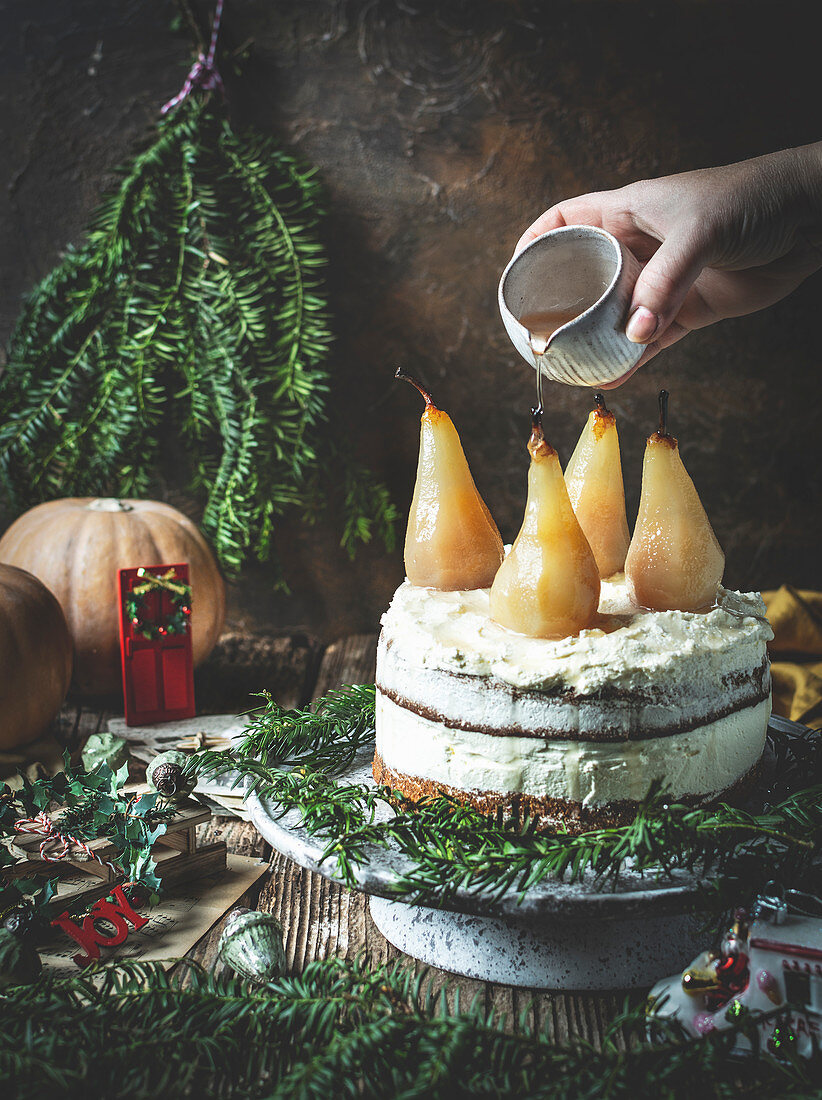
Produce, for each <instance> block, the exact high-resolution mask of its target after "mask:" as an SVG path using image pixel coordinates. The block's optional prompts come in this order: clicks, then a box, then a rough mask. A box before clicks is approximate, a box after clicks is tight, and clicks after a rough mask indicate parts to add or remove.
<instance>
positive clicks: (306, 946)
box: [58, 634, 625, 1043]
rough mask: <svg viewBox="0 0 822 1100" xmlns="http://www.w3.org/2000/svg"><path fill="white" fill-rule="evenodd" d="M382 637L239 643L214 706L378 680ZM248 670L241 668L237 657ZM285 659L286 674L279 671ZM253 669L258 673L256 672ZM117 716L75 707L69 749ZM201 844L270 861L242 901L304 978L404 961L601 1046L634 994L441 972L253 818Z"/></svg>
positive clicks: (213, 939)
mask: <svg viewBox="0 0 822 1100" xmlns="http://www.w3.org/2000/svg"><path fill="white" fill-rule="evenodd" d="M376 643H377V636H376V635H375V634H361V635H352V636H351V637H348V638H343V639H341V640H339V641H337V642H334V643H333V644H332V645H329V646H328V647H327V648H326V649H325V651H324V652H323V651H322V650H321V648H320V647H318V646H317V644H316V643H315V642H314V640H312V639H307V638H306V637H305V635H299V636H295V639H294V644H293V645H289V640H288V639H287V638H278V639H273V640H272V639H269V640H267V641H266V640H257V641H256V642H246V641H243V640H242V639H237V638H234V637H231V638H230V639H228V640H227V641H226V642H225V643H224V645H223V647H222V649H221V650H220V651H219V652H218V654H217V656H216V657H215V658H214V660H213V661H212V664H211V669H210V672H211V675H212V683H211V685H210V687H209V690H208V693H207V701H208V703H209V704H211V706H209V707H208V709H213V707H214V705H216V703H217V702H219V704H220V706H221V707H222V709H223V710H226V711H233V712H234V713H238V712H240V711H241V710H242V709H243V708H244V706H245V705H246V701H247V699H248V692H250V691H254V690H257V689H258V688H263V687H268V688H270V689H271V690H272V694H274V697H275V698H276V699H277V700H278V702H281V703H282V704H283V705H286V706H295V705H300V704H303V703H305V702H307V701H308V700H316V699H318V698H319V697H320V696H322V695H325V694H326V693H327V692H328V691H331V690H333V689H334V688H338V687H341V686H343V685H344V684H350V683H354V684H357V683H369V682H373V679H374V672H375V665H376ZM232 655H234V656H235V657H238V663H239V664H240V665H241V666H242V667H241V668H240V669H239V670H238V669H233V670H232V669H231V667H230V666H231V657H232ZM278 661H279V662H282V664H283V668H280V669H278V668H277V667H276V665H277V662H278ZM249 665H250V666H251V667H248V666H249ZM108 717H109V713H108V712H104V711H95V710H94V709H92V708H89V707H87V706H82V705H78V704H70V705H69V706H67V707H66V708H64V710H63V712H62V713H61V715H60V718H59V720H58V722H59V736H60V738H61V740H62V741H63V743H65V744H67V745H68V746H69V747H70V748H72V749H73V750H74V751H75V752H77V751H78V750H79V749H80V748H81V746H82V744H83V743H84V741H85V739H86V737H87V736H88V735H89V734H90V733H93V732H96V731H97V730H100V729H105V722H106V721H107V719H108ZM197 836H198V842H199V843H200V844H208V843H214V842H217V841H223V842H224V843H225V844H226V845H227V848H228V850H229V851H230V852H237V853H240V854H242V855H252V856H257V857H259V858H264V859H268V860H269V869H268V871H267V873H266V874H265V875H264V876H263V877H262V878H261V879H260V880H259V882H258V883H257V884H256V885H255V886H254V888H253V889H252V890H251V891H249V892H248V893H247V894H246V895H244V896H243V897H242V898H241V899H240V900H239V902H238V904H239V905H243V906H246V907H248V908H259V909H261V910H266V911H268V912H271V913H273V914H274V915H275V916H276V917H277V918H278V920H279V921H280V923H281V924H282V926H283V932H284V941H285V950H286V959H287V963H288V967H289V970H290V971H291V972H293V973H299V972H300V971H302V970H303V968H304V967H305V966H306V965H307V964H308V963H310V962H311V961H312V960H314V959H325V958H329V957H331V956H334V955H336V956H340V957H342V958H346V959H353V958H355V957H357V956H359V955H361V954H366V955H367V956H368V957H369V958H370V959H371V960H372V962H373V963H374V964H375V965H376V964H379V963H385V962H392V961H397V962H398V964H399V965H400V966H406V967H408V968H410V969H412V970H413V971H414V972H415V973H417V974H419V973H420V972H422V971H423V970H425V971H426V977H425V983H426V986H427V988H429V989H430V990H431V991H432V992H434V993H436V994H439V992H440V991H442V990H446V995H447V1000H448V1003H449V1005H450V1006H451V1007H452V1008H453V1007H454V1004H455V1001H456V998H457V997H458V998H459V1004H460V1005H468V1004H470V1003H471V1002H472V1001H474V1000H475V999H479V1000H480V1001H481V1002H482V1003H483V1004H484V1005H485V1007H486V1008H488V1009H493V1010H494V1012H495V1013H496V1014H498V1015H501V1016H504V1017H505V1018H506V1021H507V1026H508V1027H510V1028H512V1029H516V1028H518V1027H520V1026H522V1022H526V1023H529V1024H536V1025H538V1026H540V1027H542V1028H544V1029H545V1031H546V1032H547V1033H548V1034H549V1035H551V1036H552V1037H554V1038H555V1039H556V1040H558V1041H560V1042H562V1041H566V1040H567V1039H568V1038H569V1037H571V1036H579V1037H584V1038H586V1039H589V1040H591V1041H592V1042H594V1043H598V1042H599V1041H600V1040H601V1038H602V1035H603V1032H604V1030H605V1028H606V1027H607V1025H608V1023H609V1021H610V1020H611V1019H613V1017H614V1016H615V1015H616V1013H617V1012H618V1011H619V1010H620V1009H621V1007H622V1005H623V1002H624V997H625V994H624V993H619V992H617V993H542V992H538V991H533V990H528V989H521V988H516V987H511V986H505V985H500V984H496V983H493V982H481V981H474V980H472V979H469V978H463V977H459V976H457V975H454V974H451V973H448V972H447V971H444V970H438V969H436V968H425V967H423V966H422V964H420V963H419V962H417V961H416V960H414V959H412V958H410V957H408V956H404V955H402V953H401V952H399V951H397V949H396V948H394V947H393V946H392V945H391V944H390V943H389V942H388V941H387V940H386V939H385V937H384V936H383V935H382V933H381V932H380V931H379V929H378V928H377V927H376V925H375V924H374V922H373V920H372V919H371V916H370V913H369V910H368V899H367V897H366V896H365V895H363V894H362V893H359V892H357V891H351V890H346V889H345V888H343V887H342V886H339V885H337V884H336V883H332V882H329V881H328V880H327V879H325V878H323V877H322V876H320V875H317V874H314V873H312V872H310V871H306V870H304V869H303V868H302V867H299V866H297V865H296V864H295V863H292V862H291V860H289V859H287V858H286V857H285V856H283V855H281V854H280V853H279V852H276V851H272V850H271V849H270V847H269V846H268V845H267V844H266V842H265V841H264V840H263V839H262V837H261V836H260V835H259V833H258V832H257V830H256V829H255V828H254V826H253V825H252V824H251V823H250V822H242V821H239V820H237V819H236V818H230V817H214V818H212V819H211V820H210V821H209V822H207V823H206V824H205V825H201V826H199V828H198V832H197ZM224 922H225V917H224V918H223V920H221V921H220V922H219V923H218V924H217V925H216V926H215V927H214V928H212V929H211V930H210V931H209V933H208V934H207V935H205V936H204V937H203V938H202V939H201V940H200V941H199V943H198V944H197V945H196V946H195V947H194V948H192V950H191V951H190V952H189V957H190V958H191V959H193V960H195V961H197V962H198V963H200V964H201V965H203V966H205V967H207V968H209V969H212V968H215V967H216V968H217V969H219V968H220V966H221V964H220V963H219V960H218V959H217V944H218V941H219V937H220V934H221V931H222V927H223V924H224Z"/></svg>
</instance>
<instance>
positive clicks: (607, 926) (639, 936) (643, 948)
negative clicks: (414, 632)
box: [226, 717, 811, 991]
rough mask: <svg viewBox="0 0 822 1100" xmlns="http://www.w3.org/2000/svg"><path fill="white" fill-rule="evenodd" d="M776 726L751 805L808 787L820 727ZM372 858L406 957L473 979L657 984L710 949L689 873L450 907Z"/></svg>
mask: <svg viewBox="0 0 822 1100" xmlns="http://www.w3.org/2000/svg"><path fill="white" fill-rule="evenodd" d="M771 731H773V732H775V733H777V734H778V738H779V742H780V745H781V748H780V754H781V755H780V754H776V755H775V754H774V751H773V745H772V740H771V738H770V737H769V741H768V745H767V746H766V753H765V757H764V758H763V768H762V769H761V775H760V780H759V786H758V789H757V791H756V792H755V793H754V794H753V795H752V799H751V804H750V806H749V807H748V808H750V809H752V810H755V809H757V808H759V806H761V804H762V802H763V800H764V799H765V798H766V797H767V796H768V793H769V792H770V791H771V790H772V788H773V785H774V784H775V783H776V782H778V783H779V785H780V786H781V787H784V785H785V782H786V781H790V784H791V786H792V785H793V779H794V775H796V777H797V780H798V783H797V785H800V786H801V780H802V769H801V767H798V766H792V765H791V763H790V754H791V745H792V743H794V742H796V743H802V742H803V741H805V740H806V739H807V737H808V736H809V735H810V734H811V731H809V730H807V728H806V727H804V726H800V725H798V724H797V723H795V722H789V721H788V720H787V719H784V718H776V717H774V718H772V719H771ZM372 752H373V750H369V751H368V752H366V753H363V754H362V755H361V756H359V757H358V758H357V759H356V760H355V761H354V763H353V764H352V765H351V767H350V768H349V770H348V771H347V772H346V773H345V774H343V775H340V776H338V777H337V778H338V782H340V783H373V779H372V778H371V757H372ZM799 760H800V762H801V756H800V757H799ZM226 781H229V777H226ZM786 791H787V788H785V789H784V790H781V791H780V793H781V796H782V797H785V795H786ZM246 806H247V808H248V811H249V815H250V817H251V820H252V821H253V823H254V825H255V826H256V827H257V829H258V830H259V832H260V833H261V834H262V835H263V837H265V839H266V840H267V841H268V842H269V844H271V846H272V847H273V848H276V849H277V850H278V851H280V852H282V853H283V854H284V855H286V856H288V857H289V858H290V859H292V860H294V862H295V863H298V864H300V866H302V867H306V868H308V869H309V870H311V871H316V872H317V873H318V874H320V875H324V876H325V877H326V878H330V879H333V880H334V881H337V882H342V881H343V876H342V875H341V874H340V873H339V870H338V868H337V864H336V861H335V860H334V859H333V857H329V858H328V859H325V860H323V859H322V853H323V850H324V848H325V842H324V841H323V840H322V839H321V838H317V837H312V836H310V835H309V834H308V832H307V831H306V830H305V829H304V828H303V826H302V824H301V818H300V815H299V813H298V812H297V811H294V810H291V811H289V812H288V813H286V814H282V810H281V807H280V806H279V805H278V804H276V803H273V802H270V801H269V800H267V799H265V798H261V797H260V796H259V795H257V794H253V793H252V794H249V796H248V800H247V802H246ZM388 814H389V810H388V807H385V808H384V815H385V816H386V817H387V816H388ZM365 856H366V858H365V859H364V860H363V862H362V863H361V864H360V865H359V866H357V867H356V868H355V869H354V874H355V876H356V881H355V883H354V884H353V885H354V887H355V888H356V889H358V890H362V891H363V892H364V893H366V894H368V895H369V898H370V900H369V905H370V909H371V915H372V917H373V919H374V923H375V924H376V925H377V927H378V928H379V930H380V931H381V932H382V934H383V935H384V936H385V938H386V939H387V940H388V941H389V942H390V943H392V944H393V945H394V946H395V947H397V948H398V949H399V950H400V951H403V952H405V953H406V954H407V955H412V956H413V957H414V958H416V959H419V960H421V961H422V962H424V963H427V964H429V965H431V966H437V967H440V968H441V969H443V970H450V971H452V972H453V973H456V974H462V975H464V976H466V977H470V978H478V979H480V980H483V981H491V982H500V983H503V984H505V985H514V986H526V987H528V988H531V989H544V990H560V989H561V990H566V991H570V990H575V991H583V990H601V991H604V990H608V989H629V988H640V987H642V988H649V987H650V986H651V985H653V983H654V982H655V981H657V980H658V979H659V978H662V977H665V976H666V975H668V974H671V973H673V972H675V971H676V970H677V969H683V968H684V967H685V966H686V965H687V964H688V963H689V962H690V961H691V959H693V958H694V956H695V955H697V954H699V952H700V951H701V950H702V949H703V948H704V946H705V931H704V924H705V911H706V905H705V895H704V892H703V883H702V882H700V880H699V878H698V876H696V875H695V874H693V873H691V872H688V871H685V870H674V871H672V872H671V874H670V875H669V876H665V877H664V878H660V879H655V878H654V877H653V875H645V876H641V875H639V874H637V873H635V872H632V871H631V869H630V868H627V869H626V870H625V871H624V873H622V874H621V875H620V879H619V882H618V884H617V885H616V887H615V888H613V889H611V888H609V887H602V885H601V884H600V883H597V882H596V881H594V880H593V879H592V878H591V877H585V878H583V879H582V880H581V881H579V882H575V883H568V882H559V881H553V880H550V881H545V882H541V883H538V884H537V885H535V886H533V887H532V888H530V889H529V890H528V891H526V893H525V894H524V895H523V896H521V897H520V896H519V895H518V894H517V893H516V892H515V891H509V892H507V893H505V894H502V895H501V896H492V895H490V894H489V895H486V894H482V893H476V892H469V891H467V890H463V889H459V890H457V891H456V892H455V893H454V894H453V895H452V896H451V897H449V898H448V901H447V903H446V905H445V906H444V907H443V908H440V909H432V908H430V907H427V906H422V905H415V904H408V903H407V902H405V901H403V900H402V898H401V896H400V891H399V886H398V884H399V881H400V879H401V878H402V875H403V872H405V871H407V870H409V869H410V863H409V861H408V860H407V859H406V857H405V856H403V854H402V853H401V852H400V851H399V850H397V849H396V848H392V847H391V846H390V845H387V846H385V847H381V846H373V847H371V848H368V849H366V853H365ZM700 930H701V931H700Z"/></svg>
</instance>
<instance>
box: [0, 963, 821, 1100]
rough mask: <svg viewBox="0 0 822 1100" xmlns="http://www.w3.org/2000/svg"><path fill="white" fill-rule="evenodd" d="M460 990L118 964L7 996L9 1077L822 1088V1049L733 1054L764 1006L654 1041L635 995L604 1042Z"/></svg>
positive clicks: (357, 966)
mask: <svg viewBox="0 0 822 1100" xmlns="http://www.w3.org/2000/svg"><path fill="white" fill-rule="evenodd" d="M183 977H184V979H185V980H182V979H183ZM446 993H447V991H445V990H444V991H443V993H442V994H441V995H440V996H439V997H434V996H433V995H432V994H431V992H430V991H429V989H427V988H426V986H425V983H424V975H420V976H418V977H415V976H414V975H413V974H412V973H411V972H409V970H407V969H405V968H403V967H402V966H401V965H399V964H395V965H393V966H387V967H386V966H381V967H375V968H371V966H370V965H369V964H368V962H367V960H357V961H354V962H351V963H348V962H344V961H342V960H340V959H327V960H324V961H321V962H313V963H310V964H309V965H308V966H307V967H306V969H305V970H304V972H303V973H302V974H300V975H295V976H292V977H284V978H280V979H278V980H277V981H275V982H272V983H270V984H268V985H264V986H261V987H256V988H249V987H246V986H244V985H242V984H241V983H240V982H239V981H237V980H234V979H227V978H219V977H215V976H214V975H213V974H211V973H206V972H204V971H202V970H201V969H199V968H198V967H196V966H188V967H187V968H186V970H185V973H184V975H179V976H177V977H169V976H168V975H167V974H165V973H164V971H163V970H162V968H161V967H160V966H159V965H157V964H142V965H140V964H134V963H131V964H129V963H119V964H109V965H107V966H105V967H102V968H100V969H99V970H98V971H96V972H84V973H83V974H78V975H72V976H70V977H63V978H55V977H45V978H43V979H42V980H41V981H39V982H38V983H37V984H36V985H33V986H30V987H26V986H20V987H16V988H14V989H13V990H9V991H7V992H6V993H0V1079H3V1080H6V1081H12V1082H14V1089H15V1092H14V1094H15V1096H16V1097H18V1098H19V1100H29V1098H32V1100H33V1098H35V1097H36V1098H38V1100H39V1098H40V1097H42V1096H44V1095H46V1094H47V1093H48V1094H52V1093H59V1094H60V1095H61V1096H64V1097H66V1098H67V1100H68V1098H71V1097H81V1096H88V1095H91V1094H93V1095H103V1096H109V1095H112V1096H114V1095H118V1096H129V1097H148V1096H151V1097H155V1096H158V1095H162V1096H168V1097H177V1096H206V1095H208V1096H213V1097H218V1098H240V1097H243V1098H245V1097H249V1098H250V1097H263V1096H265V1097H289V1098H293V1097H301V1098H304V1100H314V1098H317V1100H320V1098H321V1100H327V1098H328V1097H331V1096H333V1097H345V1096H351V1097H358V1098H365V1100H368V1098H372V1097H373V1098H375V1100H376V1098H379V1100H385V1098H386V1097H408V1098H410V1097H427V1098H431V1100H436V1098H440V1097H441V1098H445V1100H452V1098H453V1097H455V1096H488V1097H505V1098H506V1100H510V1098H511V1097H522V1098H523V1100H531V1098H533V1100H536V1098H540V1097H545V1098H555V1100H579V1098H580V1097H583V1096H591V1097H594V1096H597V1097H627V1096H632V1097H646V1096H647V1097H651V1096H653V1097H654V1098H655V1100H674V1098H680V1097H685V1096H696V1095H698V1096H704V1097H708V1098H713V1097H716V1098H719V1097H730V1096H732V1095H733V1096H739V1095H743V1096H744V1095H748V1096H757V1097H758V1098H760V1100H766V1098H770V1097H811V1096H816V1095H818V1093H817V1092H816V1091H815V1089H816V1085H815V1084H814V1082H815V1081H818V1076H817V1075H818V1073H819V1072H820V1065H819V1059H818V1057H817V1058H816V1059H815V1060H811V1061H807V1062H806V1061H803V1060H802V1059H799V1058H798V1057H796V1056H795V1055H794V1056H792V1057H791V1056H789V1057H788V1059H787V1060H786V1061H784V1062H778V1061H776V1060H775V1059H774V1058H773V1057H771V1056H770V1055H769V1054H768V1053H767V1052H765V1051H764V1050H762V1049H760V1048H759V1045H758V1044H756V1053H755V1054H754V1055H753V1056H752V1057H751V1058H750V1059H748V1060H746V1061H745V1062H737V1061H735V1060H733V1059H730V1058H729V1057H728V1054H729V1052H730V1050H731V1048H732V1046H733V1044H734V1042H735V1040H736V1038H737V1036H738V1034H739V1033H743V1034H745V1035H746V1036H749V1037H751V1038H752V1039H754V1041H755V1039H756V1032H755V1026H756V1023H757V1019H756V1018H754V1017H748V1018H744V1019H742V1020H741V1021H739V1022H738V1023H737V1024H736V1025H735V1026H734V1027H733V1028H731V1029H730V1030H729V1031H727V1032H721V1031H715V1032H714V1033H712V1034H711V1035H709V1036H707V1037H706V1038H704V1039H702V1040H700V1041H698V1042H689V1041H686V1040H684V1039H682V1038H681V1037H680V1036H679V1035H678V1034H677V1032H676V1031H675V1030H674V1029H673V1028H672V1027H671V1026H670V1025H668V1026H666V1025H663V1024H660V1025H659V1027H658V1029H657V1033H656V1041H655V1042H653V1043H649V1042H647V1041H646V1035H645V1018H644V1011H643V1008H642V1006H639V1007H637V1008H633V1009H632V1008H629V1007H627V1006H626V1009H625V1011H624V1012H623V1013H622V1014H620V1015H619V1016H618V1017H617V1019H616V1020H614V1021H613V1022H612V1023H611V1025H610V1026H609V1027H608V1029H607V1030H606V1032H605V1036H604V1039H603V1043H602V1046H601V1048H600V1049H597V1048H596V1047H594V1045H593V1044H591V1043H589V1042H586V1041H584V1040H582V1039H579V1038H576V1039H573V1040H572V1041H571V1042H570V1043H569V1044H567V1045H564V1046H560V1045H557V1044H556V1043H554V1042H553V1041H552V1039H551V1037H550V1035H549V1034H548V1029H547V1026H546V1027H544V1028H539V1027H534V1026H530V1027H529V1026H528V1025H527V1024H525V1023H521V1026H520V1029H519V1031H518V1032H517V1033H511V1031H510V1030H508V1028H510V1021H507V1020H506V1019H505V1018H503V1017H499V1016H497V1015H495V1014H494V1013H493V1011H491V1010H489V1009H487V1008H486V1007H485V1005H484V1004H482V1003H480V1002H479V1001H475V1002H474V1003H473V1004H472V1005H470V1006H466V1005H460V1004H459V1001H458V999H456V1000H455V1003H454V1007H453V1009H452V1010H449V1008H448V1001H447V996H446ZM782 1011H784V1008H783V1010H782ZM33 1022H34V1023H33ZM626 1039H627V1043H628V1050H626Z"/></svg>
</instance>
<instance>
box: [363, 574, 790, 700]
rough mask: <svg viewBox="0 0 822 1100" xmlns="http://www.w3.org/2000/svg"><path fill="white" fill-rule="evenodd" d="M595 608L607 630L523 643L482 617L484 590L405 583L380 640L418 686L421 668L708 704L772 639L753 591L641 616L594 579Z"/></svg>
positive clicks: (539, 686) (530, 685)
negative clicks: (396, 652) (663, 690)
mask: <svg viewBox="0 0 822 1100" xmlns="http://www.w3.org/2000/svg"><path fill="white" fill-rule="evenodd" d="M599 610H600V614H601V615H604V616H614V617H616V619H615V622H616V624H617V625H616V629H611V630H603V629H600V628H595V629H591V630H583V631H581V633H580V634H578V635H575V636H572V637H568V638H560V639H557V640H550V639H543V638H529V637H526V636H525V635H523V634H517V633H515V632H514V631H512V630H508V629H506V628H505V627H503V626H500V625H499V624H498V623H495V622H494V621H493V620H492V619H491V618H490V616H489V613H488V589H477V590H475V591H472V592H440V591H437V590H435V589H432V588H418V587H416V586H415V585H412V584H410V583H409V582H408V581H405V582H404V583H403V584H402V585H400V587H399V588H398V589H397V592H396V594H395V596H394V599H393V600H392V602H391V606H390V607H389V609H388V611H387V612H386V613H385V615H383V618H382V625H383V639H384V645H385V646H386V647H388V648H391V646H392V645H394V644H396V645H397V647H398V649H400V650H401V654H402V660H403V662H405V663H406V664H407V665H409V666H411V667H413V668H414V669H417V670H419V675H418V681H419V683H420V685H423V684H424V681H425V676H424V670H428V669H431V670H441V671H444V672H458V673H463V674H466V675H469V676H479V677H493V678H495V679H497V680H501V681H502V682H503V683H506V684H510V685H511V686H513V687H516V688H520V689H522V690H528V689H533V690H537V691H539V690H543V691H544V690H549V689H551V688H554V687H560V686H565V687H567V688H568V689H569V690H573V691H574V692H576V693H578V694H581V695H586V694H592V693H596V692H600V691H602V690H603V689H607V688H618V689H625V690H637V689H638V690H642V689H643V688H644V689H653V688H655V687H657V686H658V685H659V684H660V683H664V684H665V685H666V687H667V688H670V689H671V690H673V691H674V693H676V690H677V688H679V689H680V690H682V691H684V690H686V689H687V691H688V692H689V693H690V694H691V695H693V694H694V693H695V694H697V695H699V696H702V697H705V698H708V697H710V696H712V695H713V696H715V694H716V690H717V686H718V682H719V679H720V678H721V677H722V676H724V675H727V674H729V673H733V672H746V671H750V670H751V669H752V668H755V667H757V666H758V665H760V664H761V663H762V659H763V657H764V655H765V643H766V642H767V641H768V640H770V639H771V638H772V637H773V632H772V631H771V628H770V626H769V624H768V621H767V619H766V618H765V605H764V603H763V602H762V598H761V596H760V595H759V593H756V592H747V593H739V592H729V591H727V590H725V589H723V588H720V589H719V591H718V594H717V605H716V607H714V608H713V609H712V610H710V611H708V612H689V611H646V610H643V609H640V608H636V607H634V606H632V605H631V602H630V597H629V596H628V590H627V586H626V584H625V581H624V579H618V580H614V581H603V583H602V595H601V598H600V606H599ZM610 625H612V626H613V625H614V620H613V619H612V620H611V624H610ZM422 690H423V691H424V687H423V688H422Z"/></svg>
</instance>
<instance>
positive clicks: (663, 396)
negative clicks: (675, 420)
mask: <svg viewBox="0 0 822 1100" xmlns="http://www.w3.org/2000/svg"><path fill="white" fill-rule="evenodd" d="M669 434H670V433H669V432H668V391H667V390H660V391H659V435H661V436H668V435H669Z"/></svg>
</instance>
